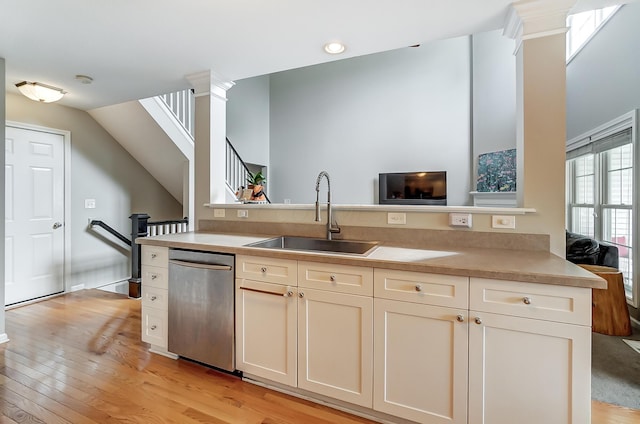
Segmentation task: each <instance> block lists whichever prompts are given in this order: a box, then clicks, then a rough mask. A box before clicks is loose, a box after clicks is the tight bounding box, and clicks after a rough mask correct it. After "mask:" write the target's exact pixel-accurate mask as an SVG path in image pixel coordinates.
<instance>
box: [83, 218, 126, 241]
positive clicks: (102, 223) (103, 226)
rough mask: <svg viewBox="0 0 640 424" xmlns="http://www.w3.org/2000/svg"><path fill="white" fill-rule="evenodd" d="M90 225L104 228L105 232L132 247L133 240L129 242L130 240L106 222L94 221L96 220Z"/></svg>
mask: <svg viewBox="0 0 640 424" xmlns="http://www.w3.org/2000/svg"><path fill="white" fill-rule="evenodd" d="M90 224H91V226H92V227H96V226H97V227H101V228H104V229H105V230H107V232H109V233H110V234H112V235H114V236H115V237H117V238H118V239H119V240H120V241H122V242H123V243H125V244H127V245H129V246H131V240H129V239H128V238H126V237H125V236H123V235H122V234H120V233H119V232H118V231H116V230H114V229H113V228H112V227H110V226H109V225H108V224H106V223H105V222H104V221H100V220H99V219H94V220H92V221H91V223H90Z"/></svg>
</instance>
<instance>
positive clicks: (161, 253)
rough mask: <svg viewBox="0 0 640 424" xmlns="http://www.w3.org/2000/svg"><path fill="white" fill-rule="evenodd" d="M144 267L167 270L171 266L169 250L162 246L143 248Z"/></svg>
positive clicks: (142, 259)
mask: <svg viewBox="0 0 640 424" xmlns="http://www.w3.org/2000/svg"><path fill="white" fill-rule="evenodd" d="M141 262H142V265H151V266H159V267H164V268H167V267H168V266H169V248H168V247H160V246H147V245H144V246H142V258H141Z"/></svg>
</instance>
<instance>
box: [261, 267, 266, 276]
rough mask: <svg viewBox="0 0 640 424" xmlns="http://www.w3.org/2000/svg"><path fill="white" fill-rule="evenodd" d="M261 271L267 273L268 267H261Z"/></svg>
mask: <svg viewBox="0 0 640 424" xmlns="http://www.w3.org/2000/svg"><path fill="white" fill-rule="evenodd" d="M260 272H262V273H263V274H265V273H266V272H267V267H266V266H263V267H262V268H260Z"/></svg>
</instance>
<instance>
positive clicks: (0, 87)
mask: <svg viewBox="0 0 640 424" xmlns="http://www.w3.org/2000/svg"><path fill="white" fill-rule="evenodd" d="M5 97H6V93H5V62H4V58H2V57H0V120H1V121H0V122H2V125H1V126H0V140H2V149H0V150H2V151H1V152H0V160H1V161H2V163H4V161H5V157H4V155H5V150H4V149H5V148H4V145H5V140H6V138H5V125H4V123H5V122H7V119H6V102H5ZM4 185H5V174H4V172H3V173H2V176H0V199H2V206H1V207H0V222H2V225H1V226H0V240H2V241H3V242H2V247H0V275H2V277H3V278H2V284H1V285H0V306H1V307H0V343H4V342H6V341H8V340H9V339H8V338H7V334H6V333H5V316H4V301H5V299H4V286H5V279H4V267H5V263H4V254H5V251H4V250H5V249H4V219H5V216H4V215H5V210H4V208H5V200H4V194H5V193H4V191H5V190H4Z"/></svg>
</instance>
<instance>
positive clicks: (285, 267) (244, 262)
mask: <svg viewBox="0 0 640 424" xmlns="http://www.w3.org/2000/svg"><path fill="white" fill-rule="evenodd" d="M297 264H298V263H297V262H296V261H293V260H289V259H275V258H263V257H257V256H242V255H238V256H236V277H237V278H246V279H249V280H258V281H265V282H268V283H276V284H287V285H292V286H295V285H297V283H296V280H297V276H298V274H297V270H298V265H297Z"/></svg>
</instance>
